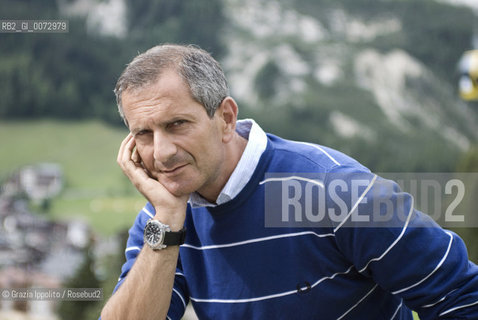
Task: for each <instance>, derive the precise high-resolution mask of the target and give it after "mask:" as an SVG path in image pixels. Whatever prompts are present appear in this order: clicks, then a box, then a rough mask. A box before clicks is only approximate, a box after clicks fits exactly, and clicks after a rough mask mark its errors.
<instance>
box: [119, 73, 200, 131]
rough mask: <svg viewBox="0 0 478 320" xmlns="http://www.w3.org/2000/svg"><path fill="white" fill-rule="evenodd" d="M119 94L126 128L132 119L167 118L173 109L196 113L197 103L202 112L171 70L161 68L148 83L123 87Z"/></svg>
mask: <svg viewBox="0 0 478 320" xmlns="http://www.w3.org/2000/svg"><path fill="white" fill-rule="evenodd" d="M121 98H122V99H121V100H122V106H123V112H124V115H125V117H126V120H127V121H128V123H129V124H130V129H131V126H132V125H133V124H134V122H137V121H144V119H147V118H149V119H151V118H153V117H154V118H162V119H161V120H164V121H167V120H168V118H169V117H173V116H174V115H176V114H177V113H197V112H198V110H197V107H200V108H201V109H203V112H206V111H205V109H204V107H203V106H202V105H201V104H199V103H198V102H197V101H196V100H194V99H193V97H192V95H191V92H190V90H189V87H188V85H187V84H186V83H185V81H184V80H183V78H182V77H181V76H179V75H178V74H177V73H176V72H175V71H173V70H168V71H165V72H163V73H162V74H161V75H160V76H159V78H158V79H157V80H156V81H154V82H153V83H151V84H147V85H145V86H143V87H140V88H136V89H127V90H126V91H124V92H123V93H122V97H121ZM157 120H158V119H157Z"/></svg>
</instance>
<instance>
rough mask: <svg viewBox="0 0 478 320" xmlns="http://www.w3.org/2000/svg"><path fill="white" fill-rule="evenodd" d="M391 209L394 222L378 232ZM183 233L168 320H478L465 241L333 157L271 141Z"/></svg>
mask: <svg viewBox="0 0 478 320" xmlns="http://www.w3.org/2000/svg"><path fill="white" fill-rule="evenodd" d="M284 182H288V184H287V185H286V187H284V185H285V184H284ZM311 182H312V184H311ZM314 185H315V187H314ZM298 190H299V191H301V192H302V193H301V194H304V195H306V194H308V195H309V197H308V198H307V197H305V196H304V197H299V196H297V191H298ZM314 190H315V191H314ZM317 190H325V191H332V192H323V193H322V194H323V196H322V195H321V196H319V195H318V194H319V192H317ZM314 194H315V195H316V196H315V197H314V196H311V195H314ZM381 198H383V199H382V200H383V201H379V206H378V207H377V206H376V204H377V199H379V200H380V199H381ZM306 199H308V200H306ZM311 199H312V200H311ZM306 202H308V203H306ZM385 204H389V207H388V209H390V206H391V207H392V215H391V216H387V219H386V221H385V220H384V219H382V220H380V221H379V222H378V221H377V220H378V219H377V210H378V213H379V216H380V214H381V213H382V214H388V213H389V212H388V211H386V209H384V208H385V207H386V205H385ZM294 210H295V211H294ZM298 210H299V211H300V210H302V211H305V210H308V212H309V213H310V212H311V213H312V215H310V214H309V216H306V215H304V213H303V212H302V213H301V212H297V211H298ZM289 211H290V212H292V213H288V212H289ZM284 212H285V213H284ZM318 212H321V214H318ZM153 216H154V208H153V207H152V206H151V205H150V204H147V205H146V206H145V207H144V209H143V210H142V211H141V212H140V213H139V215H138V216H137V218H136V221H135V223H134V225H133V227H132V228H131V229H130V231H129V239H128V243H127V248H126V259H127V261H126V263H125V264H124V265H123V268H122V273H121V276H120V279H119V282H118V284H117V286H116V288H115V290H116V289H117V288H118V287H119V286H120V285H121V283H122V282H123V281H124V279H125V278H126V277H127V274H128V271H129V270H130V269H131V267H132V266H133V264H134V262H135V259H136V257H137V255H138V254H139V252H140V250H141V248H142V246H143V230H144V226H145V224H146V221H147V220H148V219H149V218H151V217H153ZM384 221H385V222H384ZM185 226H186V228H187V236H186V242H185V244H184V245H182V246H181V247H180V254H179V261H178V265H177V272H176V276H175V281H174V288H173V292H172V296H171V305H170V309H169V312H168V318H169V319H180V318H181V317H182V315H183V314H184V311H185V308H186V305H187V303H188V302H189V301H191V302H192V304H193V306H194V309H195V311H196V313H197V315H198V317H199V318H200V319H228V320H229V319H412V315H411V311H410V310H411V309H413V310H416V311H417V312H418V313H419V315H420V318H421V319H422V320H426V319H437V318H450V319H451V318H452V319H478V267H477V266H476V265H474V264H473V263H471V262H469V261H468V257H467V253H466V248H465V246H464V244H463V242H462V240H461V239H460V238H459V237H458V236H457V235H456V234H454V233H453V232H450V231H447V230H444V229H442V228H440V227H439V226H438V225H436V224H435V223H434V222H433V221H432V220H431V219H429V218H428V216H426V215H424V214H422V213H420V212H419V211H417V210H415V209H414V208H413V198H412V197H411V196H409V195H408V194H406V193H403V192H401V191H400V189H399V188H398V186H397V185H396V184H395V183H393V182H392V181H386V180H384V179H382V178H380V177H377V176H376V175H374V174H373V173H371V172H370V171H369V170H368V169H367V168H365V167H363V166H362V165H360V164H359V163H357V162H356V161H355V160H353V159H351V158H349V157H347V156H346V155H344V154H342V153H340V152H338V151H335V150H332V149H329V148H325V147H322V146H318V145H312V144H308V143H299V142H291V141H287V140H284V139H281V138H278V137H276V136H274V135H270V134H269V135H268V144H267V149H266V150H265V152H264V153H263V154H262V156H261V159H260V162H259V164H258V166H257V168H256V169H255V171H254V174H253V176H252V178H251V179H250V181H249V182H248V184H247V185H246V186H245V187H244V188H243V190H242V191H241V192H240V193H239V194H238V195H237V196H236V197H235V198H234V199H232V200H231V201H229V202H227V203H225V204H222V205H219V206H216V207H201V208H194V209H192V208H191V207H190V206H188V210H187V215H186V221H185Z"/></svg>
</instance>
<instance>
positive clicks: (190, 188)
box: [160, 181, 197, 197]
mask: <svg viewBox="0 0 478 320" xmlns="http://www.w3.org/2000/svg"><path fill="white" fill-rule="evenodd" d="M160 183H162V184H163V186H164V187H165V188H166V189H167V190H168V191H169V192H171V194H172V195H174V196H176V197H180V196H184V195H190V194H191V193H193V192H194V191H196V190H197V188H195V187H194V185H193V184H192V183H178V182H174V181H167V182H164V183H163V182H161V181H160Z"/></svg>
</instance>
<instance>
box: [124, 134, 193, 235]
mask: <svg viewBox="0 0 478 320" xmlns="http://www.w3.org/2000/svg"><path fill="white" fill-rule="evenodd" d="M135 146H136V141H135V140H134V137H133V135H132V134H131V133H130V134H128V136H127V137H126V138H125V139H124V140H123V142H122V143H121V146H120V149H119V151H118V158H117V162H118V164H119V166H120V167H121V169H122V170H123V172H124V173H125V175H126V176H127V177H128V179H129V180H130V181H131V183H132V184H133V185H134V186H135V187H136V189H138V191H139V192H141V194H143V195H144V196H145V197H146V199H148V201H149V202H150V203H151V204H152V205H153V206H154V208H155V209H156V216H158V218H159V219H160V221H161V222H163V223H166V224H169V225H170V226H171V227H172V228H174V227H173V226H175V227H176V228H177V227H179V229H180V228H181V227H182V225H183V224H184V218H185V215H186V206H187V201H188V195H184V196H180V197H177V196H175V195H173V194H172V193H171V192H169V191H168V190H167V189H166V188H165V187H164V186H163V185H162V184H161V183H159V182H158V181H157V180H156V179H155V178H153V177H152V175H151V174H150V173H149V172H148V170H146V168H144V167H143V164H142V161H141V158H140V156H139V154H138V152H137V150H136V149H135Z"/></svg>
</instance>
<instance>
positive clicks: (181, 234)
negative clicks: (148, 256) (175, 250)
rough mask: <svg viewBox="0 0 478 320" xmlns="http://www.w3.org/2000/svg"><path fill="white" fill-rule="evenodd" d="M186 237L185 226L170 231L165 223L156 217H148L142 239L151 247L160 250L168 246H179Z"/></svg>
mask: <svg viewBox="0 0 478 320" xmlns="http://www.w3.org/2000/svg"><path fill="white" fill-rule="evenodd" d="M185 238H186V228H182V229H181V230H179V231H176V232H174V231H171V229H170V228H169V226H168V225H167V224H163V223H161V222H159V221H158V220H156V219H149V220H148V221H147V222H146V226H145V227H144V234H143V239H144V242H145V243H147V244H148V245H149V246H150V247H151V249H153V250H161V249H164V248H166V247H168V246H179V245H181V244H183V243H184V239H185Z"/></svg>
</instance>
